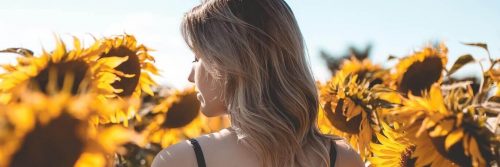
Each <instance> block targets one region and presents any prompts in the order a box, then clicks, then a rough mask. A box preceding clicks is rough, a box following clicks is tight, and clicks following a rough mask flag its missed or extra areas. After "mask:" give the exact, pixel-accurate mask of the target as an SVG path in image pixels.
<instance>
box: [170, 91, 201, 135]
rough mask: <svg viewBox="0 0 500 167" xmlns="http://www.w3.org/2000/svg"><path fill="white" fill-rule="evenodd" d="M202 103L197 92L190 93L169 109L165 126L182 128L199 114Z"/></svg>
mask: <svg viewBox="0 0 500 167" xmlns="http://www.w3.org/2000/svg"><path fill="white" fill-rule="evenodd" d="M199 110H200V103H199V102H198V101H197V98H196V94H194V93H190V94H187V95H185V96H184V97H182V98H181V101H180V102H178V103H175V104H173V105H172V107H170V108H169V109H168V111H167V113H166V114H167V116H166V118H167V119H166V120H165V122H164V123H163V124H162V127H163V128H180V127H183V126H186V125H187V124H189V123H190V122H191V121H193V120H194V119H195V118H196V116H198V113H199V112H198V111H199Z"/></svg>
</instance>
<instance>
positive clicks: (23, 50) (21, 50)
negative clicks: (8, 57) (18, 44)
mask: <svg viewBox="0 0 500 167" xmlns="http://www.w3.org/2000/svg"><path fill="white" fill-rule="evenodd" d="M0 53H15V54H20V55H23V56H25V57H32V56H33V51H31V50H29V49H26V48H7V49H4V50H0Z"/></svg>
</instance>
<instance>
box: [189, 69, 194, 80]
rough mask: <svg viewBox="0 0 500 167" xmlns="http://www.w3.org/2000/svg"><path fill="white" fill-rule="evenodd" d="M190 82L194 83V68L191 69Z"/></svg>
mask: <svg viewBox="0 0 500 167" xmlns="http://www.w3.org/2000/svg"><path fill="white" fill-rule="evenodd" d="M188 81H189V82H191V83H194V68H191V72H190V73H189V76H188Z"/></svg>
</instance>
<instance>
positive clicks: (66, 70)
mask: <svg viewBox="0 0 500 167" xmlns="http://www.w3.org/2000/svg"><path fill="white" fill-rule="evenodd" d="M56 41H57V44H56V49H55V50H54V51H52V52H50V53H47V52H46V51H45V50H44V51H43V53H42V55H40V56H37V57H35V56H28V57H20V58H19V59H18V64H17V65H4V66H2V67H3V68H4V70H5V71H6V72H5V73H3V74H0V99H1V100H2V101H1V103H3V104H6V103H9V102H10V101H12V100H14V99H15V98H16V97H13V96H12V95H13V94H15V92H16V91H18V89H24V87H30V88H32V89H37V90H41V91H42V92H45V93H47V94H53V93H57V92H58V91H61V89H62V87H63V86H64V81H65V80H66V77H69V78H70V79H68V81H71V82H72V84H71V89H70V90H71V93H72V94H77V93H79V92H95V93H98V94H99V95H100V96H99V97H98V98H104V97H106V96H110V95H113V94H115V93H119V92H121V91H123V90H120V89H115V88H114V87H112V86H111V84H112V83H113V82H115V81H116V80H118V79H119V78H118V76H121V75H124V74H122V73H121V72H119V71H116V70H114V68H115V67H116V66H118V65H119V64H121V63H122V62H124V61H126V60H127V58H126V57H125V58H122V57H107V58H103V59H99V60H96V56H97V53H99V52H102V51H104V49H105V48H104V47H103V46H102V45H100V44H99V43H96V44H94V45H93V46H91V47H90V48H87V49H84V48H82V47H81V45H80V40H79V39H78V38H76V37H74V46H73V48H74V49H73V50H71V51H67V50H66V46H65V44H64V42H62V41H61V40H60V39H59V38H56Z"/></svg>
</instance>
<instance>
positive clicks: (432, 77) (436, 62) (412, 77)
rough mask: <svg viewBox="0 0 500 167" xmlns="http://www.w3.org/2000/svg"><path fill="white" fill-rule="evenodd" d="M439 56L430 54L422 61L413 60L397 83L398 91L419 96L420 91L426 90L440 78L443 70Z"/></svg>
mask: <svg viewBox="0 0 500 167" xmlns="http://www.w3.org/2000/svg"><path fill="white" fill-rule="evenodd" d="M443 68H444V67H443V64H442V60H441V58H439V57H437V56H431V57H427V58H425V59H424V60H423V61H422V62H414V63H413V64H412V65H411V66H410V67H408V69H407V70H406V72H405V73H404V75H403V79H402V80H401V83H400V85H399V91H401V92H403V93H408V91H410V92H411V93H412V94H414V95H417V96H420V95H421V94H422V91H424V90H427V89H429V88H430V87H431V85H432V84H433V83H435V82H436V81H438V80H439V78H441V72H442V71H443Z"/></svg>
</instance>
